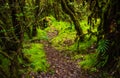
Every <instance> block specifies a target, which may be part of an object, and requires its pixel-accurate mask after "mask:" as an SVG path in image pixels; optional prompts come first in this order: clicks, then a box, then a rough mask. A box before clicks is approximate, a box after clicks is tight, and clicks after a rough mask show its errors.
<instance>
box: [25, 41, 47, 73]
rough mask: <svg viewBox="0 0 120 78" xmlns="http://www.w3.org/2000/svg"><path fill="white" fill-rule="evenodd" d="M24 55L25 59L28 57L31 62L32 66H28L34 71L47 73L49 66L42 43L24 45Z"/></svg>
mask: <svg viewBox="0 0 120 78" xmlns="http://www.w3.org/2000/svg"><path fill="white" fill-rule="evenodd" d="M24 47H29V48H24V49H23V53H24V56H25V57H28V59H29V60H30V62H31V63H30V64H26V65H27V66H30V68H31V70H32V71H35V72H37V71H44V72H46V71H47V67H48V66H49V65H48V64H47V61H46V56H45V52H44V50H43V45H42V44H40V43H31V44H27V45H26V44H24Z"/></svg>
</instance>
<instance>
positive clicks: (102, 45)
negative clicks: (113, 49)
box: [97, 39, 109, 53]
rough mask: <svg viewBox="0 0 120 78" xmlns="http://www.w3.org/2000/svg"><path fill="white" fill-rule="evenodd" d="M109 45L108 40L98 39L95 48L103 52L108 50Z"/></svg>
mask: <svg viewBox="0 0 120 78" xmlns="http://www.w3.org/2000/svg"><path fill="white" fill-rule="evenodd" d="M108 45H109V41H108V40H104V39H102V40H100V41H99V43H98V48H97V52H100V53H104V52H106V51H107V50H108V47H109V46H108Z"/></svg>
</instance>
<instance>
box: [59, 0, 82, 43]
mask: <svg viewBox="0 0 120 78" xmlns="http://www.w3.org/2000/svg"><path fill="white" fill-rule="evenodd" d="M69 2H70V1H69V0H67V1H66V0H61V5H62V9H63V11H64V12H65V13H67V14H68V15H69V16H70V18H71V19H72V21H73V23H74V25H75V29H76V31H77V34H76V35H77V38H78V40H79V38H80V41H83V40H84V36H83V31H82V28H81V27H80V24H79V20H78V18H77V16H76V14H75V11H74V9H73V7H71V6H69V5H68V3H69Z"/></svg>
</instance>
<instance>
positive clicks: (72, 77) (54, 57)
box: [38, 42, 92, 78]
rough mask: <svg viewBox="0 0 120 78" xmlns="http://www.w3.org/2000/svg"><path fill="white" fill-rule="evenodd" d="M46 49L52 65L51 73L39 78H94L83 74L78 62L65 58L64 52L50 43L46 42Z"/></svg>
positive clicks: (42, 74)
mask: <svg viewBox="0 0 120 78" xmlns="http://www.w3.org/2000/svg"><path fill="white" fill-rule="evenodd" d="M44 49H45V51H46V56H47V60H48V62H49V64H50V72H48V73H41V74H40V76H38V78H92V77H91V76H89V75H88V74H87V73H86V74H85V73H83V72H82V69H81V68H79V67H78V66H77V61H73V60H72V59H71V57H70V56H65V54H64V52H60V51H58V50H56V49H55V48H54V47H52V46H51V45H50V44H49V43H48V42H44ZM51 70H52V71H51Z"/></svg>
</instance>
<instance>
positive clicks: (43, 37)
mask: <svg viewBox="0 0 120 78" xmlns="http://www.w3.org/2000/svg"><path fill="white" fill-rule="evenodd" d="M33 39H38V40H48V36H47V33H46V32H45V31H44V30H41V29H40V28H38V29H37V36H36V37H34V38H33Z"/></svg>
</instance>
